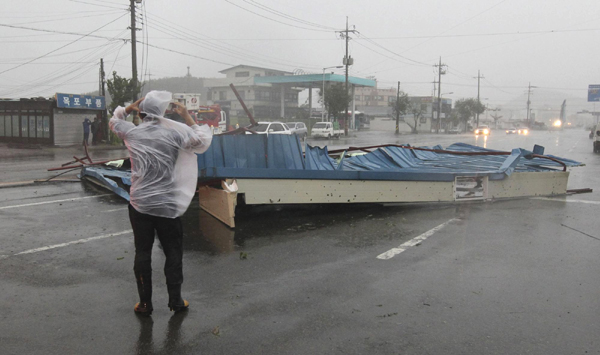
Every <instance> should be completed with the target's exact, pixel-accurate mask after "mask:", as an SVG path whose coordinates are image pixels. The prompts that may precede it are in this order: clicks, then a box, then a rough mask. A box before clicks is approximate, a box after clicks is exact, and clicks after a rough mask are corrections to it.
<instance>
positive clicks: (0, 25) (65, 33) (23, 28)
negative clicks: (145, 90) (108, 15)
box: [0, 14, 127, 40]
mask: <svg viewBox="0 0 600 355" xmlns="http://www.w3.org/2000/svg"><path fill="white" fill-rule="evenodd" d="M125 15H127V14H124V15H123V16H125ZM123 16H121V17H123ZM121 17H119V18H117V20H118V19H120V18H121ZM115 21H116V20H115ZM113 22H114V21H113ZM110 23H112V22H110ZM110 23H108V24H106V25H104V26H103V27H105V26H107V25H109V24H110ZM0 27H9V28H18V29H22V30H30V31H38V32H48V33H57V34H63V35H74V36H83V37H82V38H84V37H91V38H102V39H112V40H115V39H118V40H127V39H126V38H111V37H107V36H99V35H93V34H91V33H93V32H98V30H94V31H92V32H90V33H88V34H85V33H78V32H68V31H56V30H46V29H43V28H34V27H25V26H15V25H10V24H6V23H0ZM100 28H102V27H100Z"/></svg>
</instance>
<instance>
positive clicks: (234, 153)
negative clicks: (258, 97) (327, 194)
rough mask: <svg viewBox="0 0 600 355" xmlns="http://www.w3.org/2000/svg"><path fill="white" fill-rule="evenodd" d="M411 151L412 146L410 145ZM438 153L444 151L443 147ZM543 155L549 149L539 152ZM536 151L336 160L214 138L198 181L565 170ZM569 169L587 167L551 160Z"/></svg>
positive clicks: (296, 143) (290, 144) (268, 143)
mask: <svg viewBox="0 0 600 355" xmlns="http://www.w3.org/2000/svg"><path fill="white" fill-rule="evenodd" d="M407 146H408V145H407ZM423 148H428V149H433V150H443V148H442V147H441V146H435V147H433V148H429V147H423ZM446 150H447V151H454V152H463V153H464V152H466V153H485V152H487V153H491V152H499V151H496V150H491V149H485V148H481V147H477V146H473V145H469V144H465V143H455V144H452V145H451V146H449V147H447V148H446ZM534 152H535V153H537V154H543V147H537V148H536V149H534ZM534 152H531V151H528V150H525V149H521V148H517V149H513V150H512V152H511V153H510V154H509V155H453V154H445V153H439V152H433V151H421V150H413V149H406V148H401V147H398V146H385V147H380V148H377V149H374V150H373V151H371V152H369V153H366V154H363V155H354V156H347V155H346V154H342V156H341V158H339V159H334V158H332V157H330V156H329V154H328V151H327V147H325V148H319V147H312V146H309V145H306V147H305V153H303V152H302V146H301V143H300V140H299V139H298V137H297V136H295V135H291V136H288V135H270V136H267V135H257V134H253V135H237V136H227V135H225V136H214V137H213V142H212V144H211V146H210V148H209V149H208V150H207V151H206V152H205V153H204V154H200V155H198V169H199V172H198V178H199V179H201V180H207V179H215V178H216V179H222V178H263V179H333V180H397V181H453V180H454V178H455V176H486V175H487V176H489V178H490V179H491V180H502V179H504V178H505V177H506V176H509V175H510V174H512V172H515V171H517V172H542V171H557V170H562V168H563V165H562V164H560V163H559V162H555V161H552V160H548V159H543V158H539V157H532V155H533V154H534ZM549 157H552V158H554V159H557V160H559V161H561V162H562V163H564V164H565V165H566V166H569V167H571V166H578V165H582V164H581V163H579V162H576V161H574V160H570V159H565V158H559V157H554V156H549Z"/></svg>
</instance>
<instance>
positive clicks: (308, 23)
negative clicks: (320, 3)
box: [243, 0, 335, 31]
mask: <svg viewBox="0 0 600 355" xmlns="http://www.w3.org/2000/svg"><path fill="white" fill-rule="evenodd" d="M243 1H244V2H245V3H247V4H249V5H252V6H255V7H258V8H260V9H262V10H265V11H267V12H270V13H272V14H275V15H278V16H281V17H283V18H287V19H290V20H292V21H296V22H299V23H301V24H304V25H309V26H314V27H319V28H323V29H327V30H331V31H335V28H333V27H328V26H323V25H320V24H318V23H314V22H310V21H306V20H302V19H300V18H298V17H294V16H292V15H288V14H286V13H284V12H281V11H277V10H275V9H273V8H270V7H268V6H266V5H263V4H259V3H257V2H256V1H254V0H250V1H248V0H243Z"/></svg>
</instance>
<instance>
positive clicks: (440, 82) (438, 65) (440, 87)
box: [435, 57, 446, 133]
mask: <svg viewBox="0 0 600 355" xmlns="http://www.w3.org/2000/svg"><path fill="white" fill-rule="evenodd" d="M436 66H437V67H438V97H437V128H436V130H435V133H440V128H441V126H442V116H441V108H442V101H441V100H442V97H441V96H442V74H446V72H445V71H444V70H443V69H442V67H445V66H446V64H442V57H440V64H437V65H436Z"/></svg>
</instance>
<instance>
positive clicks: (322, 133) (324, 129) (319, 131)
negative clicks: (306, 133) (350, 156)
mask: <svg viewBox="0 0 600 355" xmlns="http://www.w3.org/2000/svg"><path fill="white" fill-rule="evenodd" d="M310 135H311V137H313V138H320V137H323V138H327V139H331V138H340V136H343V135H344V130H343V129H335V127H334V126H333V122H317V123H315V124H314V125H313V126H312V130H311V132H310Z"/></svg>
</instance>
